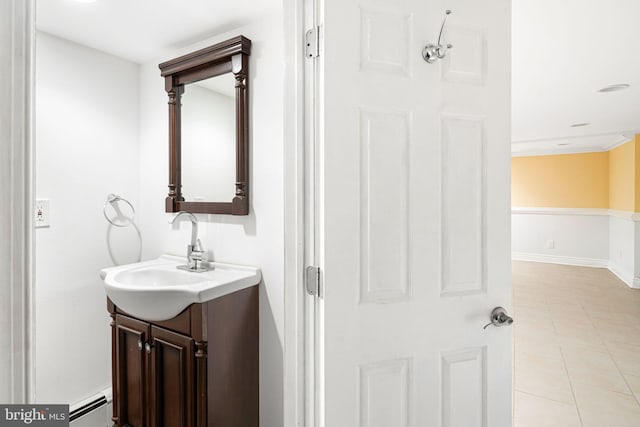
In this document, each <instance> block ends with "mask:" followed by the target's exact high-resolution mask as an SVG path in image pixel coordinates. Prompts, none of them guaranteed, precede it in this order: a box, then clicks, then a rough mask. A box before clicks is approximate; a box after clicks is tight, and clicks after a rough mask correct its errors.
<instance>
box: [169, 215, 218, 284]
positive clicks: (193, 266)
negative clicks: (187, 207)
mask: <svg viewBox="0 0 640 427" xmlns="http://www.w3.org/2000/svg"><path fill="white" fill-rule="evenodd" d="M183 215H186V216H188V217H189V219H190V220H191V243H190V244H189V245H187V260H188V264H187V265H179V266H178V268H179V269H181V270H187V271H195V272H198V273H199V272H202V271H207V270H209V268H207V267H205V266H203V263H202V262H203V261H206V260H205V259H204V254H205V251H204V250H203V249H202V243H201V242H200V239H198V219H197V218H196V216H195V215H194V214H192V213H191V212H185V211H180V212H178V214H177V215H176V216H175V217H173V220H171V224H173V223H175V222H176V220H177V219H178V218H180V217H181V216H183Z"/></svg>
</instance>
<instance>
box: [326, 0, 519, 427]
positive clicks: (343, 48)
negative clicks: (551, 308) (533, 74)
mask: <svg viewBox="0 0 640 427" xmlns="http://www.w3.org/2000/svg"><path fill="white" fill-rule="evenodd" d="M510 7H511V5H510V1H509V0H446V1H440V0H438V1H432V0H358V1H356V0H324V1H323V3H322V5H321V7H320V23H321V24H322V26H323V30H324V31H323V33H324V41H323V45H322V47H323V49H322V53H321V56H320V58H319V59H318V60H319V61H320V62H319V69H320V70H321V71H320V75H321V78H320V81H321V86H320V88H321V89H320V93H321V95H322V96H321V101H320V104H321V110H322V113H321V126H320V136H321V142H320V145H319V147H320V149H319V150H318V157H319V161H318V170H319V173H318V177H319V185H318V188H319V197H318V206H319V209H318V216H319V227H318V236H319V262H320V266H321V268H322V271H323V284H322V292H321V297H320V299H319V302H318V313H319V314H318V322H319V325H320V326H319V336H320V346H319V347H320V348H319V351H318V355H319V365H318V366H319V368H318V369H319V378H320V384H319V401H320V404H319V409H320V410H319V411H318V419H317V421H318V425H321V426H325V427H341V426H345V427H354V426H363V427H406V426H424V427H431V426H447V427H449V426H451V427H454V426H456V427H503V426H510V425H511V419H512V418H511V417H512V415H511V412H512V411H511V406H512V397H511V396H512V392H511V387H512V385H511V375H512V372H511V370H512V367H511V365H512V362H511V334H512V331H511V328H510V327H500V328H497V327H493V326H491V327H489V328H487V329H486V330H484V329H483V326H484V325H485V324H486V323H488V322H489V316H490V313H491V311H492V309H493V308H494V307H497V306H503V307H505V308H507V310H508V311H510V309H511V306H510V305H511V278H510V276H511V263H510V236H509V233H510V146H509V142H510V127H509V121H510ZM445 9H451V10H452V11H453V13H452V14H451V15H450V16H449V19H448V23H447V26H446V27H445V32H444V34H443V41H444V42H445V43H451V44H453V45H454V47H453V49H452V50H451V51H450V52H449V54H448V55H447V57H446V58H445V59H443V60H438V61H436V62H435V63H433V64H428V63H426V62H425V61H424V60H423V59H422V56H421V52H422V48H423V46H424V45H425V44H427V43H428V42H432V43H435V42H436V40H437V37H438V31H439V29H440V25H441V22H442V19H443V17H444V12H445Z"/></svg>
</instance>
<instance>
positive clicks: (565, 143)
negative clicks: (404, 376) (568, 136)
mask: <svg viewBox="0 0 640 427" xmlns="http://www.w3.org/2000/svg"><path fill="white" fill-rule="evenodd" d="M565 145H571V144H570V143H568V142H561V143H560V144H558V147H564V146H565Z"/></svg>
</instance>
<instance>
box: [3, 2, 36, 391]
mask: <svg viewBox="0 0 640 427" xmlns="http://www.w3.org/2000/svg"><path fill="white" fill-rule="evenodd" d="M3 10H4V11H5V12H7V13H6V14H5V15H4V22H3V25H0V28H1V31H2V34H1V36H2V37H3V38H4V39H5V40H8V41H9V42H8V43H5V44H3V46H2V52H0V57H2V60H3V63H4V65H5V67H6V68H7V69H8V71H9V75H8V76H7V81H6V87H7V88H8V92H7V93H6V96H3V97H2V100H1V101H0V110H1V114H0V117H2V119H3V120H2V123H1V124H0V141H2V145H0V176H1V178H2V181H3V183H4V184H5V185H6V191H5V195H6V200H5V203H3V204H2V206H0V232H2V236H1V238H0V246H1V248H0V251H1V252H3V253H4V254H6V256H3V257H2V258H1V259H0V276H1V277H2V278H3V280H2V282H1V284H0V286H3V287H6V289H5V295H6V294H8V295H9V297H8V298H6V299H5V300H4V301H0V304H3V305H2V306H0V310H2V311H4V312H5V313H6V312H8V313H9V315H10V317H9V322H10V325H9V328H8V330H7V331H5V336H8V337H9V339H10V343H9V361H8V362H9V366H2V367H0V368H1V369H3V370H4V372H5V373H6V375H7V378H8V382H7V383H8V384H9V393H10V396H8V397H7V399H8V400H9V402H6V401H5V402H4V403H25V402H28V401H32V400H33V397H34V396H33V393H34V388H33V383H34V375H33V372H34V364H33V346H32V343H33V340H32V337H33V317H32V312H33V310H32V306H33V304H32V298H33V296H32V289H33V288H32V283H33V228H32V227H33V224H32V215H31V212H32V195H33V182H34V181H33V176H32V171H33V148H32V146H33V145H32V136H33V88H34V84H33V76H34V73H33V63H34V59H33V58H34V41H35V33H34V31H35V30H34V28H35V25H34V11H35V7H34V0H27V1H23V0H10V1H8V2H5V4H4V6H3ZM4 304H6V306H4ZM7 383H5V384H7Z"/></svg>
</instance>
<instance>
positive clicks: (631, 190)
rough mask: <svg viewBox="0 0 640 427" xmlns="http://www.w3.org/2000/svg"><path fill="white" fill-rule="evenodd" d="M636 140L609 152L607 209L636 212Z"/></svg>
mask: <svg viewBox="0 0 640 427" xmlns="http://www.w3.org/2000/svg"><path fill="white" fill-rule="evenodd" d="M636 139H638V138H637V137H636V138H635V139H634V140H632V141H629V142H627V143H626V144H623V145H621V146H619V147H617V148H614V149H613V150H611V151H610V152H609V169H610V171H611V173H610V175H609V208H610V209H615V210H619V211H635V210H636V171H635V169H636Z"/></svg>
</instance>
